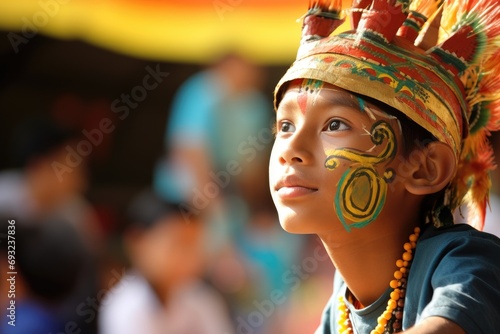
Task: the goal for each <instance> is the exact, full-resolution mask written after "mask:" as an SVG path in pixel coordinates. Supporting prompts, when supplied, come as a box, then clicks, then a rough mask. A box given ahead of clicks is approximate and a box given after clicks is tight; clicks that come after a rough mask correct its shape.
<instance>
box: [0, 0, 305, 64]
mask: <svg viewBox="0 0 500 334" xmlns="http://www.w3.org/2000/svg"><path fill="white" fill-rule="evenodd" d="M307 5H308V1H307V0H286V1H285V0H180V1H179V0H178V1H174V0H2V1H0V29H3V30H6V31H9V33H8V35H7V37H8V39H9V41H10V43H11V44H12V46H13V48H14V50H20V49H21V48H22V47H23V45H24V44H26V43H27V42H29V39H30V38H32V37H33V36H34V35H36V34H38V33H41V34H44V35H48V36H51V37H55V38H59V39H80V40H83V41H86V42H88V43H91V44H94V45H96V46H100V47H103V48H107V49H109V50H112V51H116V52H119V53H123V54H127V55H130V56H134V57H139V58H144V59H156V60H163V61H172V62H186V63H206V62H210V61H212V60H213V58H214V57H217V56H218V54H219V53H221V52H224V51H229V50H231V51H236V52H242V53H244V54H246V55H247V56H249V57H250V58H252V59H254V60H255V61H257V62H259V63H262V64H269V65H273V64H288V63H290V62H291V61H292V60H293V59H294V57H295V54H296V51H297V47H298V43H299V38H300V28H301V23H299V22H297V19H299V18H300V17H301V16H302V15H303V14H304V13H305V11H306V10H307Z"/></svg>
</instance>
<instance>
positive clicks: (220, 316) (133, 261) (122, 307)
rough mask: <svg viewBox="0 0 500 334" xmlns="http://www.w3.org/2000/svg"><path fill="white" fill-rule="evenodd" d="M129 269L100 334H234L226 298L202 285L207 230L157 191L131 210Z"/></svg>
mask: <svg viewBox="0 0 500 334" xmlns="http://www.w3.org/2000/svg"><path fill="white" fill-rule="evenodd" d="M128 211H129V215H128V216H129V222H130V224H129V225H128V226H127V228H126V230H125V235H124V242H125V248H126V254H127V255H128V258H129V261H130V265H131V267H130V270H129V271H128V273H127V274H126V275H125V276H123V277H122V279H121V280H120V282H118V284H117V285H116V286H115V287H114V288H113V289H111V290H110V291H109V292H108V294H107V296H106V298H105V299H104V300H103V301H102V306H101V310H100V315H99V329H100V333H101V334H111V333H113V334H114V333H120V334H127V333H130V334H136V333H144V334H157V333H158V334H160V333H161V334H169V333H172V334H181V333H185V334H225V333H227V334H232V333H234V331H233V329H232V327H231V322H230V320H229V316H228V310H227V308H226V305H225V304H224V302H223V300H222V298H221V297H220V296H219V295H218V294H217V292H216V291H215V290H214V289H212V288H211V287H210V286H209V285H207V284H206V283H204V282H203V280H202V276H203V272H204V269H205V267H204V264H205V263H204V259H203V242H204V236H205V235H204V226H203V224H202V222H201V221H200V220H199V219H197V218H196V216H193V217H192V218H191V219H189V220H186V219H185V216H183V215H182V214H181V212H180V211H179V206H178V205H176V204H173V203H170V202H166V201H164V200H163V199H162V198H160V197H159V196H157V195H156V194H155V193H154V192H153V191H150V190H146V191H144V192H142V193H140V194H139V195H138V196H137V197H136V198H135V199H134V200H133V202H132V203H131V205H130V208H129V210H128Z"/></svg>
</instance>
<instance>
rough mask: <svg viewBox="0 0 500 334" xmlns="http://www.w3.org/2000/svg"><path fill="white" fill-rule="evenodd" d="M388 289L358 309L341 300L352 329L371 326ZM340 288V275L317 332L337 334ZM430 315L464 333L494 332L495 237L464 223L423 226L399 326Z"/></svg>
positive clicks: (498, 255) (499, 242) (499, 322)
mask: <svg viewBox="0 0 500 334" xmlns="http://www.w3.org/2000/svg"><path fill="white" fill-rule="evenodd" d="M390 291H391V289H388V290H387V291H386V292H385V293H384V295H383V296H381V297H380V298H379V299H378V300H377V301H376V302H375V303H373V304H372V305H370V306H368V307H366V308H364V309H361V310H356V309H354V307H353V306H352V305H350V304H349V303H347V306H348V307H349V308H350V310H351V321H352V322H353V327H354V330H355V333H358V334H365V333H367V334H368V333H370V331H371V330H372V329H373V328H375V326H376V324H377V318H378V317H379V316H380V315H381V314H382V312H383V311H384V310H385V308H386V305H387V301H388V299H389V293H390ZM345 292H346V285H345V283H344V281H343V280H342V277H340V275H336V277H335V282H334V291H333V295H332V298H331V299H330V301H329V302H328V304H327V306H326V308H325V311H324V313H323V317H322V321H321V325H320V327H319V328H318V330H317V331H316V333H317V334H320V333H323V334H333V333H337V321H336V317H337V312H338V311H337V300H338V296H340V295H344V296H345ZM430 316H440V317H444V318H447V319H450V320H452V321H454V322H455V323H457V324H458V325H460V326H461V327H462V328H463V329H464V330H465V331H466V332H467V333H474V334H476V333H478V334H479V333H484V334H491V333H500V239H499V238H497V237H496V236H494V235H491V234H488V233H484V232H480V231H477V230H475V229H474V228H472V227H470V226H469V225H465V224H461V225H455V226H452V227H448V228H441V229H436V228H434V227H432V226H428V227H426V228H425V230H424V231H423V232H422V234H421V236H420V239H419V241H418V243H417V248H416V250H415V257H414V259H413V263H412V266H411V270H410V275H409V277H408V286H407V290H406V298H405V307H404V313H403V329H408V328H410V327H412V326H413V325H415V324H416V323H418V322H419V321H421V320H423V319H425V318H428V317H430Z"/></svg>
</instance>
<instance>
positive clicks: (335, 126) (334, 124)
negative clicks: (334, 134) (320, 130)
mask: <svg viewBox="0 0 500 334" xmlns="http://www.w3.org/2000/svg"><path fill="white" fill-rule="evenodd" d="M349 129H350V127H349V126H348V125H347V124H345V123H344V122H342V121H340V120H338V119H331V120H329V121H328V123H327V125H326V127H325V131H343V130H349Z"/></svg>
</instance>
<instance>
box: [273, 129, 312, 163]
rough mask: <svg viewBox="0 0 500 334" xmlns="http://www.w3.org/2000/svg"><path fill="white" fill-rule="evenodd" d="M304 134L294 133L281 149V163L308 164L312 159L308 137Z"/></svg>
mask: <svg viewBox="0 0 500 334" xmlns="http://www.w3.org/2000/svg"><path fill="white" fill-rule="evenodd" d="M307 137H308V136H306V135H301V134H300V133H298V132H297V133H295V134H294V135H293V136H292V137H291V138H290V140H289V141H288V142H287V143H283V145H284V147H283V150H282V151H281V154H280V157H279V160H280V163H281V164H283V165H284V164H309V163H310V162H311V161H312V160H313V156H312V153H311V146H310V145H311V143H310V139H308V138H307Z"/></svg>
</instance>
